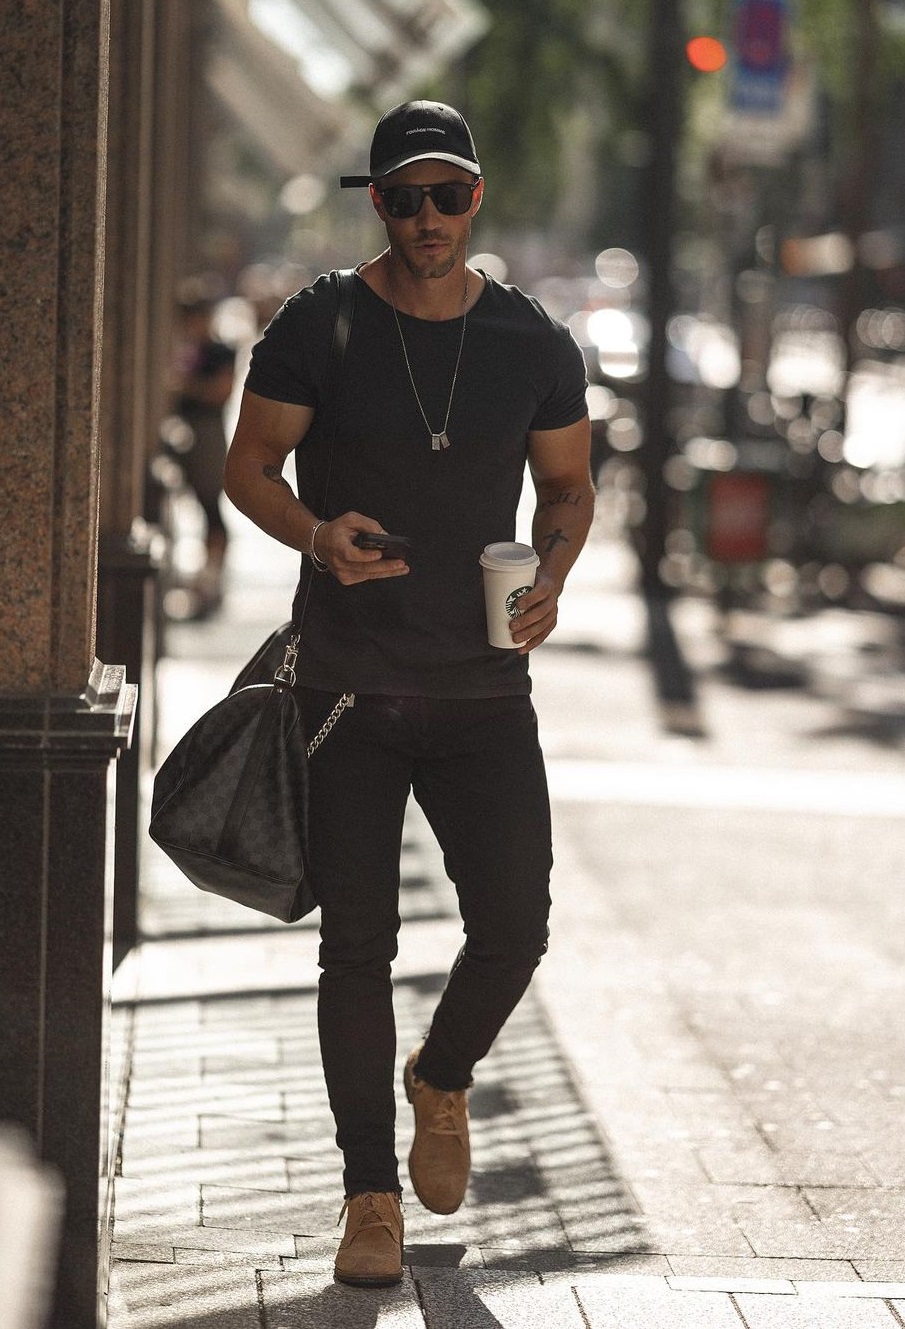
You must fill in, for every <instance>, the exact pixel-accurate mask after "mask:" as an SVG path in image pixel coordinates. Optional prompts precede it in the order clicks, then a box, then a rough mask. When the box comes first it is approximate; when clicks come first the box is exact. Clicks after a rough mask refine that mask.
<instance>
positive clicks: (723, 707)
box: [110, 546, 905, 1329]
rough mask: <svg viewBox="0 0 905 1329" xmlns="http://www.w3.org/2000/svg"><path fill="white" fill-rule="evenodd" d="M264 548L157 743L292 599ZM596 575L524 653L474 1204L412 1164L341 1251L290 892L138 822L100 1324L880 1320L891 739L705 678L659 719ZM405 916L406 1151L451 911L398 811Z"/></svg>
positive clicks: (475, 1098)
mask: <svg viewBox="0 0 905 1329" xmlns="http://www.w3.org/2000/svg"><path fill="white" fill-rule="evenodd" d="M248 547H249V548H250V547H251V546H248ZM260 566H261V567H263V568H264V569H266V571H265V573H264V574H263V575H262V574H261V573H257V574H256V575H255V576H254V577H252V576H251V575H250V574H249V573H247V572H245V571H244V570H243V569H242V568H240V569H239V570H238V572H237V575H236V577H235V585H234V590H233V592H232V593H231V595H230V597H229V602H228V605H227V613H226V615H225V617H224V618H223V619H221V620H217V621H215V622H213V623H211V624H210V625H207V626H206V627H205V628H203V629H200V628H198V629H191V628H185V629H179V631H178V632H176V633H174V634H173V649H174V655H173V656H172V657H171V658H169V659H168V660H167V661H165V662H164V666H163V668H162V670H161V696H162V709H163V715H164V732H163V736H162V738H163V742H162V747H163V749H164V750H166V747H167V746H168V745H169V743H171V742H172V741H173V740H174V739H175V738H176V737H178V735H179V734H180V733H181V732H182V731H183V730H184V728H185V727H186V726H187V724H188V723H189V722H190V720H191V719H192V717H193V715H194V714H197V713H199V712H200V710H202V709H203V708H204V707H205V706H206V705H208V704H210V702H211V701H212V700H214V699H216V697H218V696H220V695H222V693H223V691H224V690H225V689H226V687H227V686H228V684H229V682H230V681H231V679H232V677H233V675H234V674H235V672H236V667H237V665H238V664H239V663H241V662H242V660H243V659H244V658H246V657H247V655H249V654H250V652H251V649H252V648H253V647H254V646H255V645H256V644H257V640H258V638H260V637H263V635H264V633H265V632H266V631H267V630H268V629H269V627H270V626H272V625H273V623H274V622H277V621H279V620H280V619H281V618H282V617H283V615H284V606H285V601H286V593H287V592H286V586H287V584H288V581H289V579H291V565H289V564H287V565H285V566H284V565H283V564H282V563H279V561H278V562H277V563H276V564H274V563H273V562H271V561H268V562H266V563H263V564H261V565H260ZM610 571H611V569H610ZM610 571H608V565H607V564H606V561H605V560H604V559H603V558H602V551H600V550H597V551H596V552H595V551H594V550H593V549H591V550H590V551H589V556H588V558H586V559H585V558H584V556H583V562H582V564H580V566H579V569H578V575H577V576H576V578H575V582H574V587H573V589H572V590H571V591H570V597H569V601H568V603H567V605H564V613H563V624H562V634H561V645H559V646H558V647H556V648H555V649H553V648H551V649H550V650H548V651H547V652H546V654H544V655H543V657H541V655H538V657H537V661H536V664H535V666H534V669H533V672H534V676H535V691H536V698H537V704H538V709H539V712H540V714H541V720H542V732H543V738H544V744H545V749H546V751H547V754H548V761H549V767H550V779H551V789H552V793H553V797H554V812H555V819H556V828H557V862H556V867H555V877H554V895H555V900H556V904H555V909H554V918H553V943H552V945H551V950H550V954H549V955H548V956H547V957H546V959H545V960H544V962H543V964H542V965H541V967H540V970H539V971H538V977H537V980H536V982H535V984H534V985H533V986H532V988H531V990H530V991H529V994H528V996H527V997H526V999H525V1000H524V1002H523V1003H522V1005H521V1006H520V1007H519V1009H518V1011H517V1012H516V1014H515V1015H514V1017H513V1018H512V1020H511V1021H510V1023H509V1025H508V1026H507V1027H506V1029H505V1030H504V1033H503V1035H502V1036H501V1038H500V1040H499V1041H498V1043H497V1045H496V1047H495V1048H494V1049H493V1051H492V1053H491V1054H490V1056H489V1057H488V1058H487V1059H486V1061H485V1062H484V1063H482V1066H481V1067H480V1071H479V1075H478V1078H477V1084H476V1087H475V1089H474V1091H473V1093H472V1113H473V1120H474V1131H473V1135H474V1172H473V1180H472V1185H471V1188H470V1191H469V1195H468V1198H467V1200H466V1203H465V1204H464V1205H463V1207H462V1209H461V1210H460V1212H459V1213H458V1214H456V1215H453V1216H452V1217H450V1218H438V1217H435V1216H433V1215H430V1214H428V1213H426V1212H425V1211H424V1210H423V1209H422V1208H421V1206H420V1205H419V1204H418V1202H417V1200H416V1199H415V1198H414V1195H413V1194H412V1192H411V1188H410V1187H409V1186H408V1184H407V1178H406V1177H404V1178H403V1181H404V1185H405V1193H406V1197H407V1208H406V1263H407V1274H406V1279H405V1281H404V1283H403V1285H402V1287H400V1288H398V1289H391V1290H386V1291H377V1292H365V1291H359V1290H353V1289H349V1288H344V1287H341V1286H339V1285H336V1284H334V1283H333V1281H332V1259H333V1255H334V1253H335V1249H336V1245H337V1244H338V1241H339V1237H340V1233H341V1229H338V1228H337V1226H336V1222H337V1218H338V1215H339V1209H340V1206H341V1202H342V1196H341V1194H340V1193H339V1189H338V1187H339V1180H338V1179H339V1172H340V1163H339V1155H338V1152H337V1150H336V1148H335V1145H334V1144H333V1141H332V1130H333V1128H332V1121H331V1118H330V1114H329V1110H328V1107H327V1103H326V1094H325V1090H324V1087H323V1081H322V1077H321V1072H320V1066H319V1060H318V1053H317V1039H316V1028H315V1019H314V1000H315V985H316V980H317V969H316V935H315V928H314V924H313V921H312V920H305V921H303V922H302V923H301V924H298V925H296V926H294V927H292V928H284V927H281V926H280V925H274V926H273V927H271V926H270V924H269V920H267V919H266V918H264V917H263V916H259V915H254V914H251V913H249V912H248V911H245V910H241V909H239V908H238V907H231V906H228V905H226V904H225V903H223V902H221V901H219V900H216V899H214V898H213V897H209V896H205V895H203V894H202V893H201V892H198V891H196V890H195V889H194V888H193V887H191V886H190V884H189V883H188V882H186V881H185V880H184V879H182V878H181V877H180V875H179V874H178V872H176V870H175V869H173V868H172V867H171V866H170V865H169V864H168V863H167V861H166V859H165V858H164V857H163V856H162V855H160V854H159V853H158V851H157V850H156V849H154V847H153V846H149V847H148V850H147V854H146V861H145V865H144V871H143V901H144V906H143V926H144V931H145V938H146V939H145V941H144V943H143V945H142V947H141V948H140V951H139V952H138V953H137V954H136V955H135V956H133V957H131V958H130V959H129V961H127V963H126V965H125V966H124V967H123V969H122V971H121V972H120V974H119V975H118V978H117V993H116V996H117V1007H116V1035H117V1047H118V1053H119V1059H120V1061H121V1063H122V1065H123V1066H124V1067H125V1068H126V1070H127V1072H128V1082H127V1087H128V1096H127V1099H126V1110H125V1115H124V1122H123V1131H122V1144H121V1167H120V1174H121V1175H120V1176H118V1178H117V1182H116V1215H115V1230H114V1237H115V1244H114V1259H115V1263H114V1275H113V1282H112V1288H111V1297H110V1329H156V1327H157V1326H161V1327H162V1326H183V1327H184V1329H327V1327H328V1326H341V1327H342V1329H359V1327H361V1329H372V1327H374V1329H376V1327H377V1326H381V1329H382V1327H383V1326H392V1329H397V1327H398V1329H408V1326H417V1329H492V1327H493V1326H500V1327H501V1329H523V1327H524V1329H531V1326H534V1325H543V1326H544V1329H560V1327H562V1329H571V1327H572V1326H574V1327H575V1329H611V1327H612V1329H616V1327H618V1329H686V1326H687V1327H688V1329H709V1327H710V1326H714V1327H715V1329H720V1327H721V1326H724V1325H725V1326H727V1329H730V1327H731V1329H739V1326H740V1325H741V1326H747V1329H837V1327H838V1329H871V1327H873V1326H878V1327H880V1326H883V1327H885V1329H892V1327H893V1326H896V1325H898V1326H902V1325H905V1250H903V1247H902V1239H901V1235H900V1234H901V1231H902V1226H903V1219H905V1134H903V1130H902V1126H903V1121H902V1103H903V1099H905V1050H903V1042H902V1036H901V1028H902V995H903V988H905V954H903V950H905V943H903V942H902V940H901V938H902V937H903V936H905V933H903V930H902V923H903V921H905V920H903V914H905V906H903V904H902V903H901V890H900V886H899V879H900V871H899V862H900V858H901V844H902V837H903V830H905V823H903V820H902V810H903V809H905V772H903V769H902V761H901V755H902V754H901V750H900V747H899V746H898V744H897V742H895V741H893V740H890V741H888V742H886V743H884V744H882V745H872V744H871V743H869V742H868V740H867V738H866V737H865V736H864V735H856V736H855V738H854V739H853V738H852V737H851V735H850V734H848V733H846V732H840V730H844V726H838V720H839V717H838V714H837V712H836V711H835V710H834V708H833V705H832V703H831V702H830V701H828V700H827V699H826V698H825V697H814V696H805V695H798V694H794V695H792V694H783V695H779V694H778V693H777V694H773V693H770V694H764V695H759V696H757V697H750V696H746V695H744V694H742V695H739V693H738V692H737V691H734V690H733V689H731V688H729V687H728V686H726V685H724V684H723V683H721V682H720V680H719V677H718V675H716V674H712V673H708V675H707V678H706V680H705V684H704V686H703V687H702V706H703V710H704V713H705V718H706V720H707V723H708V730H709V737H708V738H707V739H706V740H705V741H704V742H700V743H695V742H694V741H692V740H689V739H683V738H680V737H676V736H675V735H664V733H663V731H662V729H661V727H660V725H659V723H658V715H657V710H656V706H655V704H654V699H653V696H652V690H651V686H650V681H649V678H648V675H647V671H646V669H645V667H644V665H643V663H642V662H641V661H640V660H639V659H638V656H637V654H636V647H637V644H638V631H639V624H638V609H637V605H636V604H635V602H634V601H633V599H632V598H631V597H630V596H626V595H625V593H624V592H623V591H621V590H620V588H619V586H618V585H615V586H614V585H613V584H611V581H610ZM683 612H685V613H686V621H685V630H686V631H687V632H689V633H690V634H691V641H690V644H691V648H692V651H693V652H696V653H697V661H698V663H699V664H703V665H704V666H705V667H707V666H708V665H709V663H710V662H711V657H712V656H713V654H714V653H715V652H716V650H717V647H716V646H714V644H713V641H712V638H711V637H710V636H708V633H707V631H705V630H702V631H700V632H698V631H697V628H698V627H704V628H705V627H706V625H702V624H701V623H700V622H699V617H700V613H701V612H702V611H700V610H698V609H696V608H694V607H693V606H691V607H689V608H688V609H687V611H683ZM714 658H715V657H714ZM402 911H403V915H404V925H403V932H402V939H401V950H400V956H399V961H398V964H397V966H396V970H395V979H396V1006H397V1016H398V1023H399V1034H400V1044H399V1067H398V1072H399V1083H400V1092H399V1103H400V1118H399V1149H400V1156H401V1157H402V1158H403V1159H404V1158H405V1156H406V1155H407V1152H408V1146H409V1143H410V1137H411V1124H410V1120H409V1109H408V1106H407V1105H406V1104H405V1102H404V1096H403V1094H402V1090H401V1065H402V1061H403V1059H404V1057H405V1055H406V1053H407V1051H408V1049H409V1047H410V1046H411V1044H412V1043H413V1042H414V1041H416V1039H417V1037H418V1036H419V1034H420V1033H421V1032H422V1030H423V1028H424V1025H425V1023H426V1021H427V1018H428V1016H429V1013H430V1011H431V1009H432V1007H433V1004H434V1002H435V1000H436V996H437V993H438V991H439V990H440V987H441V985H442V983H443V980H444V975H445V972H446V969H447V968H448V965H449V963H450V962H451V960H452V958H453V956H454V955H455V952H456V950H457V948H458V945H459V941H460V936H461V931H460V926H459V924H458V921H457V917H456V913H455V908H454V898H453V894H452V888H451V887H450V886H449V884H448V882H446V880H445V878H444V876H443V872H442V865H441V862H440V858H439V851H438V850H437V849H436V846H435V845H434V844H433V841H432V839H431V837H430V835H429V833H428V832H427V829H426V827H425V825H424V823H423V821H422V819H421V817H420V814H418V812H417V810H416V809H413V810H412V813H411V815H410V817H409V820H408V824H407V830H406V843H405V850H404V859H403V892H402Z"/></svg>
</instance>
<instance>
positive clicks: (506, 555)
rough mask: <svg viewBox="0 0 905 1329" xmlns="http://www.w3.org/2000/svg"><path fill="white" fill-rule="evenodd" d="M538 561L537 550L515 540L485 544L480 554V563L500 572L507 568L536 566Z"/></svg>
mask: <svg viewBox="0 0 905 1329" xmlns="http://www.w3.org/2000/svg"><path fill="white" fill-rule="evenodd" d="M539 562H540V559H539V557H538V555H537V551H536V550H534V549H532V547H531V545H525V544H520V543H519V542H518V541H517V540H498V541H497V542H496V543H495V544H491V545H487V547H486V548H485V550H484V552H483V554H482V555H481V565H482V567H485V568H496V569H499V570H500V571H502V572H505V571H507V570H508V569H509V568H518V567H536V566H537V564H538V563H539Z"/></svg>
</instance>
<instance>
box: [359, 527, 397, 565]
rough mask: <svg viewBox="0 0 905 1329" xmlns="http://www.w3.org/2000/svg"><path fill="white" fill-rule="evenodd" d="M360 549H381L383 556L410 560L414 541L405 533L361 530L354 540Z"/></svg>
mask: <svg viewBox="0 0 905 1329" xmlns="http://www.w3.org/2000/svg"><path fill="white" fill-rule="evenodd" d="M352 543H353V545H357V546H358V548H359V549H379V550H380V556H381V558H401V559H404V560H405V562H408V557H409V552H410V550H411V547H412V542H411V540H409V538H408V537H407V536H405V535H387V534H386V533H385V532H384V531H359V532H358V534H357V535H356V536H355V537H354V538H353V540H352Z"/></svg>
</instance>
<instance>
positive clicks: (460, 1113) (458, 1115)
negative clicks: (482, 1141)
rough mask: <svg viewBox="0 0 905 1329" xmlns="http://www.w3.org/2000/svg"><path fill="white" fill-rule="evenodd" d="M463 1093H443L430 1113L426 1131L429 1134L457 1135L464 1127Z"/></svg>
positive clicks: (459, 1134) (460, 1133)
mask: <svg viewBox="0 0 905 1329" xmlns="http://www.w3.org/2000/svg"><path fill="white" fill-rule="evenodd" d="M464 1107H465V1103H464V1095H462V1094H458V1093H451V1094H444V1096H443V1097H442V1098H441V1099H440V1101H439V1102H438V1103H437V1105H436V1107H435V1108H434V1111H433V1113H432V1115H431V1121H430V1125H429V1126H428V1128H427V1129H428V1131H429V1132H430V1133H431V1135H458V1136H460V1137H461V1135H462V1132H463V1131H464V1129H465V1118H464Z"/></svg>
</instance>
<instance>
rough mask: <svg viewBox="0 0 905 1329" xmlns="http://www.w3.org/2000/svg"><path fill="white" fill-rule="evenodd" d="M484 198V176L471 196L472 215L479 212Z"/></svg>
mask: <svg viewBox="0 0 905 1329" xmlns="http://www.w3.org/2000/svg"><path fill="white" fill-rule="evenodd" d="M483 198H484V177H483V176H482V177H481V179H480V180H479V181H478V187H477V189H476V190H475V191H474V193H473V194H472V196H471V216H472V217H473V216H474V215H475V213H476V212H477V210H478V208H479V207H480V206H481V201H482V199H483Z"/></svg>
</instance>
